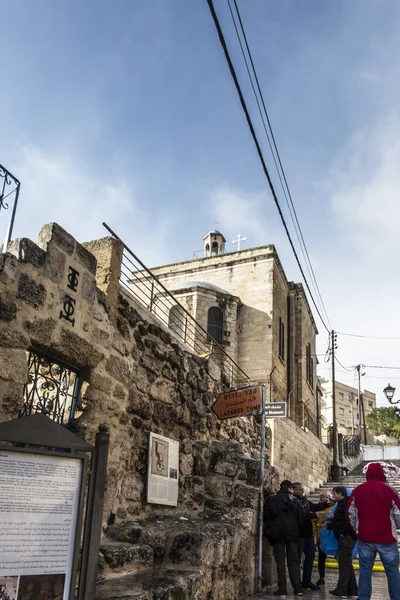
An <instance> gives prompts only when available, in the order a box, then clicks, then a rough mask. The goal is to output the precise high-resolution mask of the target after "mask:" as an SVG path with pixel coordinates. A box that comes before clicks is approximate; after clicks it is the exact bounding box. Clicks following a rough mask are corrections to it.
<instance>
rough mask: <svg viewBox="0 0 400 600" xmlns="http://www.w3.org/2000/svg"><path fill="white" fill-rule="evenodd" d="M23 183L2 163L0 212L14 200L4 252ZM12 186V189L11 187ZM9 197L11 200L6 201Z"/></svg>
mask: <svg viewBox="0 0 400 600" xmlns="http://www.w3.org/2000/svg"><path fill="white" fill-rule="evenodd" d="M20 187H21V183H20V182H19V181H18V179H17V178H16V177H14V175H13V174H12V173H10V171H7V169H6V168H5V167H3V165H0V213H1V210H2V209H3V211H4V210H7V209H8V208H9V207H10V202H12V210H11V211H10V212H11V216H10V222H9V224H8V228H7V234H6V239H5V242H4V247H3V252H6V251H7V245H8V242H9V241H10V240H11V235H12V231H13V227H14V221H15V215H16V212H17V204H18V196H19V190H20ZM10 188H11V189H10ZM7 198H9V199H10V200H9V201H7V202H6V200H7Z"/></svg>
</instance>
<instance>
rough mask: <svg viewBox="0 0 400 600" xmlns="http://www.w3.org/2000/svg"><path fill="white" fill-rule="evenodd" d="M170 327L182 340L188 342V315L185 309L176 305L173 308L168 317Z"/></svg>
mask: <svg viewBox="0 0 400 600" xmlns="http://www.w3.org/2000/svg"><path fill="white" fill-rule="evenodd" d="M168 327H169V328H170V329H171V331H173V332H174V333H175V334H176V335H177V336H178V337H179V339H180V340H182V341H183V342H184V341H185V340H186V314H185V311H184V310H183V308H181V307H180V306H178V305H175V306H173V307H172V308H171V310H170V311H169V315H168Z"/></svg>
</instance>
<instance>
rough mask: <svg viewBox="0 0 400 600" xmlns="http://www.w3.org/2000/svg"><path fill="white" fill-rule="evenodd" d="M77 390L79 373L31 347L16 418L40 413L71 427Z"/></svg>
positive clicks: (78, 388) (78, 387)
mask: <svg viewBox="0 0 400 600" xmlns="http://www.w3.org/2000/svg"><path fill="white" fill-rule="evenodd" d="M79 390H80V380H79V372H78V371H77V370H76V369H74V368H73V367H70V366H68V365H66V364H64V363H62V362H60V361H57V360H54V359H53V358H50V357H49V356H46V355H45V354H42V353H40V352H37V351H35V350H30V352H29V354H28V378H27V381H26V383H25V386H24V405H23V407H22V409H21V410H20V412H19V415H18V416H19V417H26V416H28V415H32V414H35V413H42V414H44V415H46V416H47V417H49V418H50V419H52V420H53V421H56V422H57V423H60V425H65V426H66V427H68V429H73V421H74V417H75V411H76V405H77V401H78V396H79Z"/></svg>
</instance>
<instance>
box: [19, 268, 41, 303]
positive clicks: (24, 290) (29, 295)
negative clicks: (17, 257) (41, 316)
mask: <svg viewBox="0 0 400 600" xmlns="http://www.w3.org/2000/svg"><path fill="white" fill-rule="evenodd" d="M18 298H21V300H24V301H25V302H26V303H27V304H30V305H31V306H34V307H35V308H39V307H40V306H43V305H44V302H45V300H46V290H45V288H44V286H43V285H42V284H41V283H36V282H35V281H34V280H33V279H31V278H30V277H28V275H26V274H25V273H22V275H21V277H20V278H19V282H18Z"/></svg>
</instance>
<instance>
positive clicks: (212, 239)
mask: <svg viewBox="0 0 400 600" xmlns="http://www.w3.org/2000/svg"><path fill="white" fill-rule="evenodd" d="M203 240H204V257H205V258H206V257H207V256H218V255H219V254H225V242H226V239H225V238H224V236H223V235H222V233H221V232H220V231H218V230H217V229H215V228H214V230H213V231H210V232H209V233H207V235H206V236H205V237H204V238H203Z"/></svg>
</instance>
